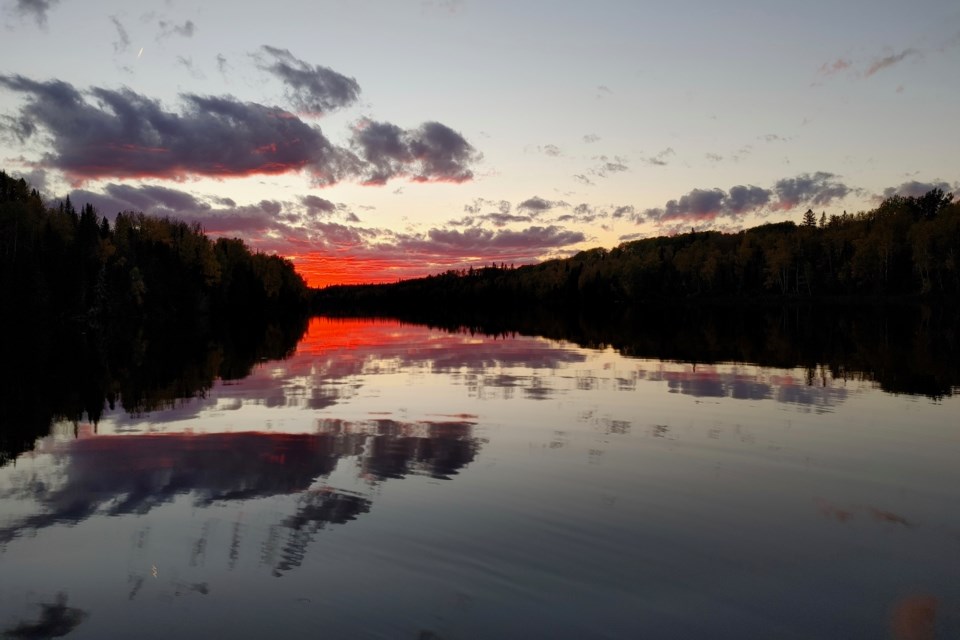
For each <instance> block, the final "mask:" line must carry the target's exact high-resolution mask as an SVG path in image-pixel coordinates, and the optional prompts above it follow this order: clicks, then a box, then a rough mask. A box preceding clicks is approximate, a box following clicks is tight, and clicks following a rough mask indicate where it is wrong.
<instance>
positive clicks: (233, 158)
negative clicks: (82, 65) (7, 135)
mask: <svg viewBox="0 0 960 640" xmlns="http://www.w3.org/2000/svg"><path fill="white" fill-rule="evenodd" d="M0 87H6V88H7V89H10V90H12V91H16V92H20V93H23V94H25V95H26V96H27V100H26V103H25V104H24V105H23V106H22V107H21V110H20V114H19V117H18V118H10V119H8V120H7V121H6V123H5V125H3V126H4V128H6V129H8V130H10V131H12V132H13V133H14V134H16V135H17V136H18V137H20V138H21V139H22V140H25V139H26V138H30V137H32V136H34V135H35V134H36V133H37V132H38V130H40V129H42V130H44V131H45V133H46V134H48V137H49V141H50V143H51V144H52V149H51V150H50V151H48V152H47V153H46V154H45V155H44V157H43V161H44V164H45V165H46V166H48V167H53V168H57V169H60V170H62V171H64V172H66V173H67V175H68V176H70V177H71V178H73V179H75V180H78V181H82V180H84V179H94V178H104V177H118V178H134V177H157V178H182V177H185V176H187V175H202V176H214V177H232V176H244V175H250V174H280V173H287V172H296V171H301V170H304V171H307V172H309V173H310V175H311V176H312V177H313V180H314V182H315V183H317V184H321V185H326V184H333V183H335V182H337V181H338V180H340V179H342V178H343V177H344V176H346V175H349V174H351V173H353V172H356V171H357V160H356V158H355V157H354V156H353V155H352V154H350V153H349V152H348V151H346V150H343V149H339V148H337V147H335V146H334V145H332V144H331V143H330V142H329V141H328V140H327V139H326V138H325V137H324V136H323V134H322V133H321V132H320V130H319V129H317V128H314V127H311V126H310V125H308V124H306V123H304V122H303V121H301V120H299V119H298V118H296V117H295V116H293V115H292V114H290V113H288V112H287V111H284V110H283V109H280V108H277V107H267V106H264V105H261V104H257V103H253V102H240V101H239V100H237V99H236V98H233V97H230V96H225V97H206V96H198V95H195V94H183V95H181V100H182V102H183V109H182V110H181V111H180V112H179V113H178V112H173V111H168V110H165V109H164V108H163V106H162V105H161V104H160V103H159V102H158V101H156V100H152V99H150V98H147V97H146V96H143V95H140V94H138V93H135V92H134V91H132V90H130V89H126V88H124V89H121V90H119V91H114V90H110V89H103V88H99V87H93V88H92V89H90V90H89V91H87V92H86V95H88V96H89V97H91V98H93V101H94V102H93V103H91V102H88V101H87V100H85V95H84V94H82V93H81V92H80V91H78V90H77V89H75V88H74V87H73V86H72V85H70V84H68V83H66V82H62V81H59V80H52V81H48V82H36V81H33V80H30V79H27V78H24V77H23V76H19V75H16V76H4V75H0Z"/></svg>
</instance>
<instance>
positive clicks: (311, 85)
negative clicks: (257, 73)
mask: <svg viewBox="0 0 960 640" xmlns="http://www.w3.org/2000/svg"><path fill="white" fill-rule="evenodd" d="M256 57H257V59H258V66H259V67H260V68H261V69H263V70H264V71H267V72H269V73H272V74H273V75H274V76H276V77H277V78H279V79H280V80H281V81H282V82H283V83H284V85H285V86H286V88H287V99H288V100H289V101H290V104H291V105H292V106H293V107H294V108H295V109H297V110H298V111H303V112H307V113H314V114H322V113H328V112H330V111H333V110H335V109H340V108H342V107H347V106H350V105H352V104H354V103H355V102H357V100H359V98H360V85H359V84H357V81H356V80H354V79H353V78H348V77H347V76H345V75H342V74H340V73H337V72H336V71H334V70H333V69H330V68H328V67H322V66H320V65H311V64H308V63H306V62H304V61H303V60H300V59H298V58H296V57H294V56H293V54H292V53H290V51H289V50H287V49H278V48H276V47H270V46H267V45H264V46H263V47H261V48H260V53H259V54H258V55H257V56H256Z"/></svg>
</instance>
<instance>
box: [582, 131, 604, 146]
mask: <svg viewBox="0 0 960 640" xmlns="http://www.w3.org/2000/svg"><path fill="white" fill-rule="evenodd" d="M583 141H584V142H586V143H587V144H593V143H594V142H599V141H600V136H598V135H597V134H595V133H588V134H586V135H585V136H583Z"/></svg>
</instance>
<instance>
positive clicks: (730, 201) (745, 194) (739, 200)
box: [723, 185, 772, 216]
mask: <svg viewBox="0 0 960 640" xmlns="http://www.w3.org/2000/svg"><path fill="white" fill-rule="evenodd" d="M771 195H772V194H771V192H770V191H769V190H767V189H761V188H760V187H754V186H753V185H751V186H746V187H745V186H742V185H737V186H735V187H730V192H729V193H728V194H727V196H726V198H725V199H724V203H723V204H724V211H725V212H727V213H729V214H732V215H735V216H738V215H741V214H743V213H748V212H750V211H756V210H758V209H760V208H762V207H764V206H766V205H767V204H768V203H769V202H770V196H771Z"/></svg>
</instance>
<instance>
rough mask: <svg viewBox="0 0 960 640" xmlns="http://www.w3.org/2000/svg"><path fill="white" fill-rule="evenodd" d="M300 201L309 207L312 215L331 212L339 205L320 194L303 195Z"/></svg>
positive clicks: (308, 209)
mask: <svg viewBox="0 0 960 640" xmlns="http://www.w3.org/2000/svg"><path fill="white" fill-rule="evenodd" d="M300 203H301V204H302V205H303V206H305V207H306V208H307V211H308V212H309V213H310V215H322V214H329V213H333V212H334V211H336V210H337V205H335V204H334V203H332V202H330V201H329V200H327V199H325V198H321V197H319V196H313V195H310V196H301V198H300Z"/></svg>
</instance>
